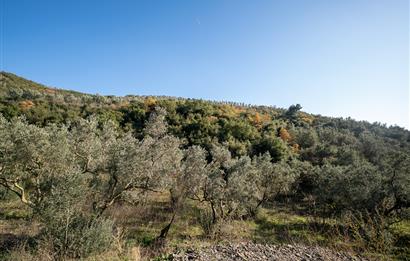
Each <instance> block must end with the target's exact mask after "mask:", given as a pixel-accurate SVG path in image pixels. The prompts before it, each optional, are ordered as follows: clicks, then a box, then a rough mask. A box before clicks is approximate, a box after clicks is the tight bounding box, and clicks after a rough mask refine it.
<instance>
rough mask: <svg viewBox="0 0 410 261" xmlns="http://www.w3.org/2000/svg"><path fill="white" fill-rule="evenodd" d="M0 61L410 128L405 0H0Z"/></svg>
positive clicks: (46, 72)
mask: <svg viewBox="0 0 410 261" xmlns="http://www.w3.org/2000/svg"><path fill="white" fill-rule="evenodd" d="M0 1H1V34H0V37H1V39H0V40H1V41H0V44H1V47H0V55H1V57H0V64H1V70H3V71H7V72H12V73H15V74H17V75H19V76H22V77H25V78H28V79H30V80H33V81H37V82H40V83H43V84H45V85H47V86H52V87H59V88H65V89H72V90H77V91H81V92H86V93H99V94H102V95H105V94H110V95H127V94H136V95H169V96H178V97H190V98H203V99H209V100H224V101H237V102H244V103H250V104H258V105H275V106H278V107H284V108H286V107H288V106H290V105H291V104H296V103H300V104H301V105H302V107H303V110H304V111H306V112H310V113H315V114H322V115H326V116H333V117H348V116H350V117H352V118H354V119H357V120H367V121H370V122H375V121H377V122H382V123H387V124H388V125H390V124H392V125H393V124H394V125H399V126H401V127H406V128H407V129H410V107H409V106H410V91H409V59H410V56H409V48H410V47H409V1H408V0H394V1H392V0H343V1H336V0H333V1H330V0H323V1H322V0H246V1H245V0H206V1H205V0H203V1H199V0H198V1H194V0H189V1H188V0H185V1H183V0H173V1H170V0H147V1H143V0H132V1H131V0H130V1H127V0H116V1H114V0H112V1H107V0H98V1H97V0H88V1H83V0H81V1H79V0H65V1H62V0H61V1H55V0H49V1H46V0H31V1H28V0H0Z"/></svg>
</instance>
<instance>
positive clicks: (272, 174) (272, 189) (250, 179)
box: [244, 153, 297, 215]
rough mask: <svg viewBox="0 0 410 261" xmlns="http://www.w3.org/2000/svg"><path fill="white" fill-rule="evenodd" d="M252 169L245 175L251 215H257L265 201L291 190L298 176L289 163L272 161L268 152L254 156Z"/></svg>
mask: <svg viewBox="0 0 410 261" xmlns="http://www.w3.org/2000/svg"><path fill="white" fill-rule="evenodd" d="M251 169H252V171H249V172H247V173H246V176H245V180H246V184H248V186H247V187H248V189H246V188H244V193H245V194H246V195H247V196H246V199H247V200H246V202H247V205H248V206H247V211H248V212H249V214H250V215H255V214H256V211H257V209H258V208H259V207H260V206H261V204H263V203H264V202H265V201H267V200H274V199H275V197H276V196H277V195H279V194H281V193H282V194H283V193H287V192H289V190H290V189H291V187H292V185H293V184H294V182H295V179H296V177H297V174H296V172H295V170H294V169H293V168H292V167H291V166H290V165H289V163H287V162H285V161H280V162H276V163H272V158H271V157H270V155H269V154H267V153H265V154H263V155H260V156H256V157H254V158H253V160H252V167H251Z"/></svg>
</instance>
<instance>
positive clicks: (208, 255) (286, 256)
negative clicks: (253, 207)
mask: <svg viewBox="0 0 410 261" xmlns="http://www.w3.org/2000/svg"><path fill="white" fill-rule="evenodd" d="M172 257H173V260H178V261H186V260H203V261H211V260H228V261H229V260H235V261H236V260H289V261H290V260H292V261H296V260H299V261H308V260H314V261H319V260H320V261H322V260H332V261H333V260H335V261H339V260H340V261H347V260H349V261H352V260H354V261H362V260H368V259H366V258H364V257H360V256H355V255H353V254H351V253H346V252H336V251H333V250H330V249H326V248H323V247H317V246H302V245H264V244H255V243H248V242H247V243H237V244H225V245H215V246H211V247H203V248H200V249H198V250H192V249H187V250H185V251H181V252H178V253H174V254H172Z"/></svg>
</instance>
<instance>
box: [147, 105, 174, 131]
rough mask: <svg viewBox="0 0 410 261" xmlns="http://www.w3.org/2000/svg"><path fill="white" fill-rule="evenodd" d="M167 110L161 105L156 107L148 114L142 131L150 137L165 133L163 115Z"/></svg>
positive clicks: (165, 127)
mask: <svg viewBox="0 0 410 261" xmlns="http://www.w3.org/2000/svg"><path fill="white" fill-rule="evenodd" d="M166 115H167V111H166V110H165V109H164V108H162V107H156V108H155V111H154V112H153V113H151V114H150V116H149V119H148V122H147V125H146V127H145V129H144V133H145V135H147V136H151V137H161V136H164V135H165V134H166V133H167V130H168V129H167V128H168V126H167V124H166V121H165V116H166Z"/></svg>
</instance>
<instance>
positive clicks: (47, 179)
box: [0, 72, 410, 260]
mask: <svg viewBox="0 0 410 261" xmlns="http://www.w3.org/2000/svg"><path fill="white" fill-rule="evenodd" d="M301 109H302V107H301V106H300V105H298V104H297V105H292V106H290V107H289V108H288V109H281V108H276V107H268V106H255V105H246V104H240V103H234V102H216V101H205V100H197V99H182V98H175V97H165V96H159V97H158V96H136V95H135V96H134V95H128V96H125V97H116V96H101V95H91V94H82V93H79V92H75V91H68V90H62V89H57V88H49V87H46V86H43V85H41V84H38V83H35V82H32V81H29V80H26V79H24V78H21V77H18V76H16V75H14V74H11V73H6V72H2V73H1V74H0V201H1V203H2V205H1V207H0V229H1V231H0V238H3V239H2V240H1V241H0V258H2V257H3V256H4V257H7V258H10V259H11V260H13V253H14V254H16V253H17V252H19V251H22V249H21V248H23V250H24V251H27V252H26V254H27V255H28V257H27V258H28V259H32V257H30V255H31V254H33V253H34V254H33V255H39V256H40V257H37V258H40V259H41V257H43V258H44V256H41V255H44V253H45V252H44V251H45V250H44V249H47V251H49V252H47V255H51V256H52V257H53V258H54V259H64V258H83V257H89V256H91V257H92V256H95V255H97V257H96V258H97V259H98V254H101V253H104V251H106V250H107V249H113V246H115V247H116V248H117V250H118V249H121V251H120V250H118V253H119V254H115V255H117V257H118V260H120V257H122V256H123V255H127V254H128V252H127V251H131V250H132V249H133V247H136V246H138V247H141V248H142V251H146V252H147V253H146V254H147V256H149V257H153V256H155V255H165V254H167V253H168V254H169V253H170V252H172V253H175V248H186V247H188V248H192V247H194V248H195V246H193V244H194V245H195V244H199V245H205V246H207V245H209V244H214V243H215V242H222V243H223V242H232V241H233V242H243V241H246V242H248V241H252V242H254V243H257V244H260V243H263V244H283V243H285V244H293V243H298V244H303V245H321V246H323V247H326V248H333V249H334V250H335V249H336V250H337V251H351V252H356V253H360V254H366V255H368V256H378V257H380V256H381V257H382V258H398V259H400V258H401V259H404V258H409V253H410V252H409V251H410V250H409V248H408V245H409V239H410V233H409V231H410V230H409V227H410V225H409V217H410V175H409V173H410V131H408V130H406V129H404V128H401V127H397V126H390V127H388V126H385V125H382V124H378V123H368V122H365V121H355V120H352V119H349V118H348V119H343V118H332V117H325V116H321V115H313V114H310V113H307V112H303V111H302V110H301ZM18 227H22V228H25V229H26V230H27V231H28V232H26V231H22V230H24V229H17V228H18ZM123 229H124V231H126V232H124V233H123V234H121V233H120V232H121V231H123ZM114 232H115V233H117V234H115V233H114ZM118 233H119V234H118ZM120 234H121V235H120ZM64 235H65V236H64ZM113 235H114V236H116V237H114V238H115V240H114V239H113ZM2 236H3V237H2ZM24 240H28V241H27V242H35V243H30V244H26V245H24V246H22V245H21V242H22V241H24ZM120 241H121V243H118V242H120ZM115 242H117V243H118V244H117V243H115ZM251 246H253V245H251ZM255 246H256V248H258V247H259V245H255ZM19 247H20V248H19ZM115 247H114V248H115ZM43 248H44V249H43ZM228 248H229V247H228ZM262 248H263V249H264V247H262ZM262 248H261V249H262ZM298 248H300V249H304V248H303V247H298ZM16 249H17V250H16ZM124 249H125V250H124ZM211 249H212V248H211ZM266 249H270V248H269V247H266ZM284 249H287V248H286V247H285V248H284ZM9 251H11V252H12V254H11V255H10V256H8V254H6V253H9ZM13 251H14V252H13ZM150 251H151V252H150ZM241 251H242V250H241ZM269 251H270V250H269ZM315 251H316V250H315ZM320 251H322V250H320ZM323 251H324V252H323V253H327V250H323ZM114 252H115V251H114ZM176 252H179V250H178V251H176ZM182 252H184V251H182ZM203 253H208V252H206V251H205V252H203ZM329 253H332V255H333V254H334V255H337V256H338V255H339V254H335V253H334V252H329ZM111 254H112V253H111ZM207 255H209V253H208V254H207ZM256 255H257V253H256ZM272 255H273V254H272ZM275 255H276V254H275ZM165 256H167V255H165ZM341 256H344V254H343V255H341ZM346 256H350V255H346ZM157 257H158V256H157ZM158 258H159V257H158Z"/></svg>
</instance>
